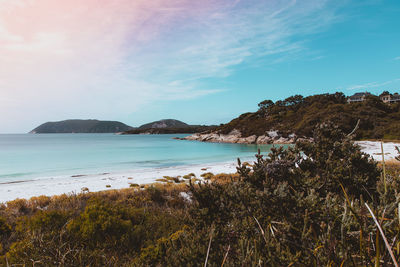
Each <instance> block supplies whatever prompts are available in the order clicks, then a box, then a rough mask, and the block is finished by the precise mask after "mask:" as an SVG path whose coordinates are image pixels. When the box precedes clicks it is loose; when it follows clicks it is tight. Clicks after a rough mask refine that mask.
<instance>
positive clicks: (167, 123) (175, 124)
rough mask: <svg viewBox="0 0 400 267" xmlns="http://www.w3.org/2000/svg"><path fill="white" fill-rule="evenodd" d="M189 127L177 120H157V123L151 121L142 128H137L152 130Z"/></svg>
mask: <svg viewBox="0 0 400 267" xmlns="http://www.w3.org/2000/svg"><path fill="white" fill-rule="evenodd" d="M188 127H190V126H189V125H188V124H186V123H184V122H182V121H178V120H173V119H166V120H159V121H153V122H150V123H146V124H143V125H142V126H139V129H141V130H143V129H153V128H157V129H158V128H188Z"/></svg>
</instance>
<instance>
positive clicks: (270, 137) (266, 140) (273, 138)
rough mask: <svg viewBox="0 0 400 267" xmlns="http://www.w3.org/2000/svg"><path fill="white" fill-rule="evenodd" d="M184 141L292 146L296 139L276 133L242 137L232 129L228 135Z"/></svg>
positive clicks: (199, 136)
mask: <svg viewBox="0 0 400 267" xmlns="http://www.w3.org/2000/svg"><path fill="white" fill-rule="evenodd" d="M182 139H184V140H196V141H201V142H213V143H238V144H293V143H294V142H295V141H296V140H297V139H298V137H297V136H296V135H295V134H290V135H289V136H287V137H284V136H282V135H281V134H279V133H278V131H274V130H271V131H268V132H266V133H265V135H260V136H256V135H251V136H248V137H242V134H241V133H240V131H239V130H237V129H234V130H233V131H231V132H230V133H229V134H221V133H218V132H211V133H196V134H193V135H190V136H187V137H184V138H182Z"/></svg>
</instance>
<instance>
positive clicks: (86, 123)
mask: <svg viewBox="0 0 400 267" xmlns="http://www.w3.org/2000/svg"><path fill="white" fill-rule="evenodd" d="M131 129H133V128H132V127H130V126H128V125H126V124H123V123H122V122H118V121H99V120H65V121H57V122H46V123H44V124H42V125H40V126H38V127H36V128H35V129H33V130H32V131H31V132H30V133H35V134H41V133H117V132H124V131H128V130H131Z"/></svg>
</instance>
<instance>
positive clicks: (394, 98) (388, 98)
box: [379, 92, 400, 104]
mask: <svg viewBox="0 0 400 267" xmlns="http://www.w3.org/2000/svg"><path fill="white" fill-rule="evenodd" d="M379 98H380V99H381V100H382V101H383V102H384V103H388V104H390V103H395V102H400V95H399V94H398V93H394V94H393V95H392V94H390V93H388V92H385V94H382V95H380V96H379Z"/></svg>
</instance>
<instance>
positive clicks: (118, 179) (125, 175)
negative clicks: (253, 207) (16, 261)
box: [0, 141, 399, 202]
mask: <svg viewBox="0 0 400 267" xmlns="http://www.w3.org/2000/svg"><path fill="white" fill-rule="evenodd" d="M356 143H357V144H358V145H359V146H360V147H361V149H362V151H363V152H365V153H367V154H369V155H371V156H372V157H373V158H374V159H375V160H377V161H381V160H382V155H381V145H380V142H376V141H357V142H356ZM397 145H399V144H397V143H393V142H386V143H383V149H384V153H385V160H387V161H393V160H395V159H394V157H395V156H397V151H396V149H395V146H397ZM254 159H255V158H254V157H251V158H244V159H243V160H248V161H249V162H251V161H252V160H254ZM236 166H237V162H236V161H235V160H231V161H226V162H216V163H202V164H189V165H181V166H170V167H157V168H144V169H133V170H129V171H127V170H124V171H120V172H118V171H115V172H110V173H98V174H80V173H76V174H73V175H69V176H55V177H48V178H46V177H44V178H43V177H42V178H34V179H27V180H19V181H11V182H4V183H0V202H6V201H10V200H14V199H16V198H30V197H33V196H40V195H46V196H52V195H60V194H64V193H66V194H70V193H80V192H82V191H83V189H85V190H86V188H87V189H88V190H89V191H91V192H95V191H102V190H112V189H122V188H129V186H130V184H139V185H141V184H149V183H154V182H156V179H159V178H163V176H183V175H186V174H189V173H194V174H195V175H196V177H197V178H200V179H201V174H203V173H206V172H211V173H213V174H218V173H235V172H236ZM85 190H84V191H85Z"/></svg>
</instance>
